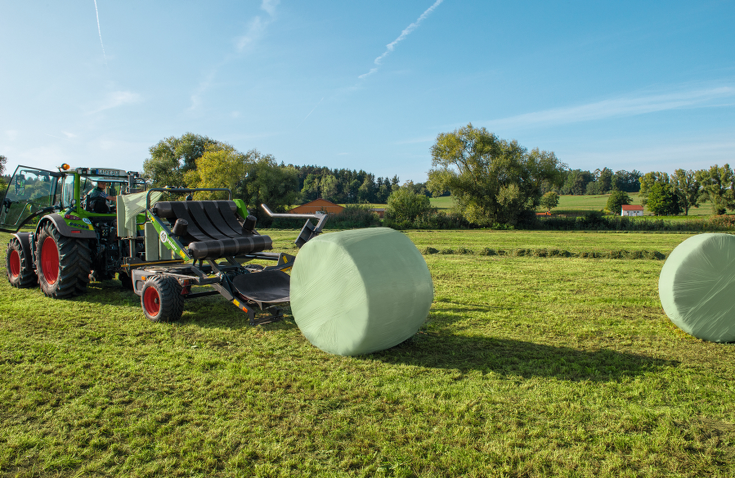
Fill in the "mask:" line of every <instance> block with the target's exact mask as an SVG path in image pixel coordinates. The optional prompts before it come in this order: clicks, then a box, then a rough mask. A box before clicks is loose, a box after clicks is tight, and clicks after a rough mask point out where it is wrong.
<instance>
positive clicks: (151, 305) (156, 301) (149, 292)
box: [143, 287, 161, 317]
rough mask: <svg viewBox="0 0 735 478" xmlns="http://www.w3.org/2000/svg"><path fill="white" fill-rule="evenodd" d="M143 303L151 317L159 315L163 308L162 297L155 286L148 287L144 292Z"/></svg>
mask: <svg viewBox="0 0 735 478" xmlns="http://www.w3.org/2000/svg"><path fill="white" fill-rule="evenodd" d="M143 305H144V306H145V310H146V312H148V315H150V316H151V317H155V316H157V315H158V311H160V310H161V297H160V296H159V295H158V291H157V290H156V288H155V287H148V288H147V289H146V290H145V292H144V293H143Z"/></svg>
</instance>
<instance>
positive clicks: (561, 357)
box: [366, 333, 679, 382]
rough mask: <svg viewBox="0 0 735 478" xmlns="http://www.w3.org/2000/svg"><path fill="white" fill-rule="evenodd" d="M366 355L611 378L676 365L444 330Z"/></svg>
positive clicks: (526, 374)
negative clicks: (472, 335) (448, 332)
mask: <svg viewBox="0 0 735 478" xmlns="http://www.w3.org/2000/svg"><path fill="white" fill-rule="evenodd" d="M369 357H370V358H372V359H375V360H380V361H381V362H386V363H392V364H406V365H418V366H421V367H431V368H440V369H457V370H460V371H462V372H469V371H472V370H477V371H480V372H483V373H495V374H501V375H505V376H520V377H523V378H533V377H553V378H558V379H562V380H572V381H585V380H589V381H593V382H607V381H614V380H619V379H622V378H624V377H634V376H637V375H641V374H644V373H647V372H652V371H656V370H659V369H661V368H665V367H675V366H677V365H679V362H677V361H673V360H662V359H655V358H652V357H647V356H645V355H638V354H629V353H624V352H616V351H613V350H605V349H603V350H595V351H584V350H577V349H573V348H570V347H564V346H554V345H543V344H536V343H533V342H525V341H522V340H513V339H498V338H491V337H466V336H461V335H451V334H447V333H441V334H433V333H431V334H424V333H419V335H417V336H415V337H414V338H413V339H410V340H408V341H406V342H404V343H402V344H400V345H398V346H396V347H393V348H392V349H389V350H385V351H383V352H378V353H375V354H372V355H370V356H369ZM366 358H367V357H366Z"/></svg>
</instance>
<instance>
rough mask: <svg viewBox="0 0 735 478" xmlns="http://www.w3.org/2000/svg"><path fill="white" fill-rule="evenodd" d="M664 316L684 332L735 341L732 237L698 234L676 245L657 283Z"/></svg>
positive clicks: (734, 287)
mask: <svg viewBox="0 0 735 478" xmlns="http://www.w3.org/2000/svg"><path fill="white" fill-rule="evenodd" d="M658 293H659V297H660V298H661V305H662V307H663V308H664V311H665V312H666V315H667V316H668V317H669V319H671V321H672V322H673V323H674V324H676V325H677V326H678V327H679V328H680V329H681V330H683V331H684V332H686V333H688V334H691V335H693V336H694V337H697V338H699V339H703V340H710V341H712V342H732V341H735V236H731V235H729V234H699V235H697V236H694V237H690V238H689V239H687V240H686V241H684V242H682V243H681V244H679V245H678V246H677V247H676V249H674V250H673V252H672V253H671V254H670V255H669V258H668V259H667V260H666V263H665V264H664V267H663V269H662V270H661V275H660V276H659V280H658Z"/></svg>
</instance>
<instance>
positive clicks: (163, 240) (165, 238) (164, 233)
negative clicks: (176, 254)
mask: <svg viewBox="0 0 735 478" xmlns="http://www.w3.org/2000/svg"><path fill="white" fill-rule="evenodd" d="M166 241H168V234H166V231H161V242H163V243H164V244H165V243H166Z"/></svg>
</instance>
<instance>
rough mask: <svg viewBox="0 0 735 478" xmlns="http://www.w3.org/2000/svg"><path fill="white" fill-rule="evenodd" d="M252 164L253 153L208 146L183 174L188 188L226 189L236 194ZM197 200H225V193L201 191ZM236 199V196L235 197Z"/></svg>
mask: <svg viewBox="0 0 735 478" xmlns="http://www.w3.org/2000/svg"><path fill="white" fill-rule="evenodd" d="M253 162H254V158H253V153H252V152H249V153H247V154H243V153H241V152H239V151H237V150H236V149H235V148H233V147H232V146H230V145H229V144H218V145H215V146H210V147H209V148H208V149H207V150H206V151H205V152H204V154H202V156H201V157H200V158H198V159H197V160H196V167H195V168H193V169H190V170H189V171H187V172H186V173H185V174H184V182H185V184H186V186H187V187H190V188H227V189H229V190H230V191H232V192H233V194H235V195H236V194H237V193H238V192H239V191H238V188H240V183H241V182H242V181H243V180H244V178H245V177H246V176H247V174H248V170H249V169H250V167H251V166H252V164H253ZM196 196H197V199H227V193H221V192H210V191H202V192H198V193H196ZM236 197H237V196H236Z"/></svg>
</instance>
